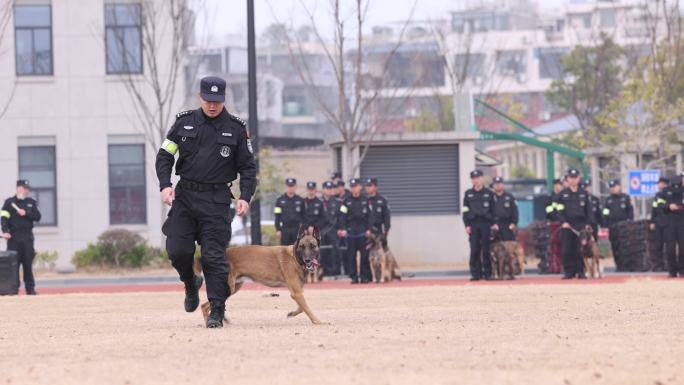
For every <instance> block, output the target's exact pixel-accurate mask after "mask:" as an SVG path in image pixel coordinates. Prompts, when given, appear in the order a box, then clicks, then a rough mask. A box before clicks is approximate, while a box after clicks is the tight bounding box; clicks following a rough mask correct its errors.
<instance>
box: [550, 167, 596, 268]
mask: <svg viewBox="0 0 684 385" xmlns="http://www.w3.org/2000/svg"><path fill="white" fill-rule="evenodd" d="M579 177H580V172H579V171H578V170H576V169H574V168H573V169H570V170H568V174H567V183H568V187H566V188H564V189H563V190H562V191H561V192H560V193H558V194H557V195H556V200H555V207H556V212H557V217H558V220H559V221H560V222H561V230H560V242H561V259H562V260H563V272H564V276H563V279H572V278H575V277H577V278H580V279H586V278H587V276H586V275H585V274H584V263H583V261H582V256H581V254H580V244H579V231H580V230H582V229H583V228H585V227H587V226H588V227H590V228H592V230H593V227H592V226H594V225H595V224H594V223H593V220H592V216H593V214H592V211H591V200H590V199H589V194H588V193H587V192H586V191H584V190H582V189H580V187H579Z"/></svg>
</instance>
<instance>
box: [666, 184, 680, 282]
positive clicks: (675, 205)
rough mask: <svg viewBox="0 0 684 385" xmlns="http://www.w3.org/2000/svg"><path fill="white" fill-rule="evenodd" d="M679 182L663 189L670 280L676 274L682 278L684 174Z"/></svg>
mask: <svg viewBox="0 0 684 385" xmlns="http://www.w3.org/2000/svg"><path fill="white" fill-rule="evenodd" d="M680 176H681V178H679V181H675V179H674V178H673V181H672V185H671V186H670V187H668V188H667V189H665V195H666V200H667V210H666V212H668V213H669V216H670V217H669V219H670V231H669V239H668V240H669V242H668V244H667V246H665V250H666V251H667V268H668V270H669V276H670V278H676V277H677V274H679V276H680V277H684V186H683V183H682V182H684V173H682V174H681V175H680Z"/></svg>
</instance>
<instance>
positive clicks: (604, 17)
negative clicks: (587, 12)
mask: <svg viewBox="0 0 684 385" xmlns="http://www.w3.org/2000/svg"><path fill="white" fill-rule="evenodd" d="M599 16H600V19H601V27H603V28H614V27H615V26H616V25H617V18H616V15H615V10H614V9H602V10H600V11H599Z"/></svg>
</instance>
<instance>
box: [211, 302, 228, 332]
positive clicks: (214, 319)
mask: <svg viewBox="0 0 684 385" xmlns="http://www.w3.org/2000/svg"><path fill="white" fill-rule="evenodd" d="M225 314H226V304H225V302H221V301H211V311H210V312H209V317H208V318H207V327H208V328H209V329H215V328H222V327H223V318H224V317H225Z"/></svg>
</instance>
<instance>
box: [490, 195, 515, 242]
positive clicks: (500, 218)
mask: <svg viewBox="0 0 684 385" xmlns="http://www.w3.org/2000/svg"><path fill="white" fill-rule="evenodd" d="M494 223H496V224H497V225H498V226H499V236H500V237H501V240H502V241H514V240H515V232H514V231H513V230H511V228H510V226H511V225H512V224H513V225H516V226H517V225H518V205H517V204H516V203H515V198H514V197H513V195H511V194H510V193H507V192H503V193H502V194H501V195H497V194H496V193H494Z"/></svg>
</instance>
